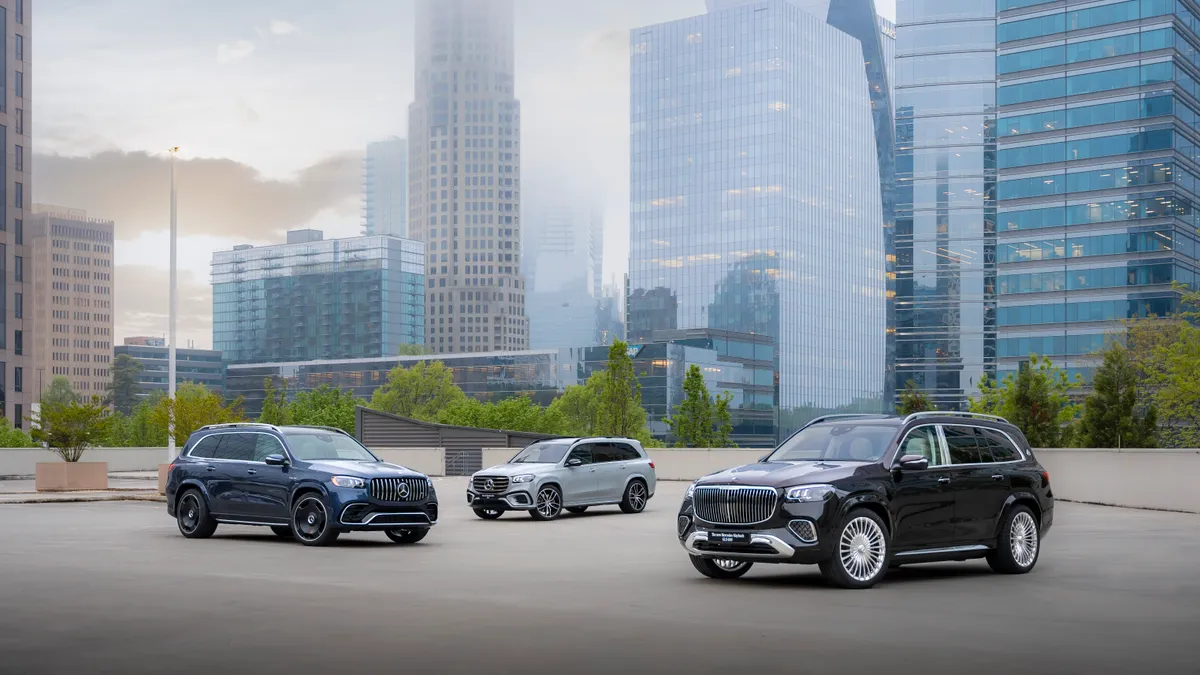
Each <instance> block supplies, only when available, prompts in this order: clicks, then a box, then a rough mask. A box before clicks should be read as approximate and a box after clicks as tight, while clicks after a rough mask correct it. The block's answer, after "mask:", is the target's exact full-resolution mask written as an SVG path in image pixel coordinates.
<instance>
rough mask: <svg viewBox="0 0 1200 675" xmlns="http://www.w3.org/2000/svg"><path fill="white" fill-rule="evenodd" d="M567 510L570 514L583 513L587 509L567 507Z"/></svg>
mask: <svg viewBox="0 0 1200 675" xmlns="http://www.w3.org/2000/svg"><path fill="white" fill-rule="evenodd" d="M567 510H568V511H570V512H571V513H583V512H584V511H587V507H586V506H568V507H567Z"/></svg>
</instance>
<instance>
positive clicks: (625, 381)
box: [596, 340, 646, 438]
mask: <svg viewBox="0 0 1200 675" xmlns="http://www.w3.org/2000/svg"><path fill="white" fill-rule="evenodd" d="M603 382H604V388H603V389H602V390H601V392H600V405H599V406H598V408H597V419H596V427H597V431H598V432H599V433H600V434H602V435H604V436H625V437H629V438H634V437H637V436H638V434H643V435H645V429H646V411H645V410H643V409H642V385H641V383H639V382H638V381H637V377H635V376H634V373H633V359H632V358H630V356H629V345H628V344H627V343H625V342H622V341H620V340H617V341H615V342H613V344H612V346H611V347H609V349H608V367H607V368H606V369H605V370H604V380H603Z"/></svg>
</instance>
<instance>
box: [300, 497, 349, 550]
mask: <svg viewBox="0 0 1200 675" xmlns="http://www.w3.org/2000/svg"><path fill="white" fill-rule="evenodd" d="M292 533H293V534H295V535H296V539H297V540H298V541H299V542H300V543H301V544H304V545H305V546H328V545H329V544H332V543H333V542H334V540H336V539H337V538H338V531H337V530H335V529H333V526H332V523H330V522H329V509H327V508H326V507H325V502H324V501H323V500H322V499H321V495H319V494H317V493H315V492H309V493H306V494H303V495H301V496H300V499H297V500H296V505H295V506H293V507H292Z"/></svg>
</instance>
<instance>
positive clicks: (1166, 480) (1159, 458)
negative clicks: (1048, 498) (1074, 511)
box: [1034, 448, 1200, 513]
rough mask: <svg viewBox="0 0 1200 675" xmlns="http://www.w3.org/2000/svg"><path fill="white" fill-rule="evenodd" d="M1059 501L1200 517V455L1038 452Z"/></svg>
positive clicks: (1131, 451)
mask: <svg viewBox="0 0 1200 675" xmlns="http://www.w3.org/2000/svg"><path fill="white" fill-rule="evenodd" d="M1034 453H1035V454H1036V455H1037V458H1038V461H1040V462H1041V463H1042V466H1044V467H1046V471H1047V472H1049V474H1050V486H1051V487H1052V488H1054V495H1055V496H1056V497H1058V498H1059V499H1069V500H1071V501H1079V502H1092V503H1096V504H1112V505H1114V506H1132V507H1136V508H1145V509H1167V510H1171V511H1189V512H1191V513H1200V490H1198V489H1197V487H1196V486H1197V484H1198V483H1200V450H1175V449H1172V450H1139V449H1125V450H1087V449H1075V448H1067V449H1062V450H1035V451H1034Z"/></svg>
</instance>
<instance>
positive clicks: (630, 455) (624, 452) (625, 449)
mask: <svg viewBox="0 0 1200 675" xmlns="http://www.w3.org/2000/svg"><path fill="white" fill-rule="evenodd" d="M612 447H613V451H614V452H616V453H617V459H618V460H619V461H622V462H628V461H630V460H633V459H641V458H642V456H641V455H639V454H638V451H637V450H634V449H633V446H630V445H625V444H624V443H614V444H613V446H612Z"/></svg>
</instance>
